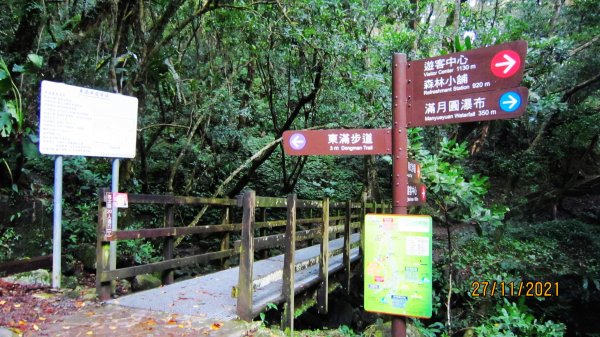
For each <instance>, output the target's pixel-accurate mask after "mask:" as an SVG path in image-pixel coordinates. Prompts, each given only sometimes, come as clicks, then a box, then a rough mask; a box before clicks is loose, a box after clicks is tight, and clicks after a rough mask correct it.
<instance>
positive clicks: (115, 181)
mask: <svg viewBox="0 0 600 337" xmlns="http://www.w3.org/2000/svg"><path fill="white" fill-rule="evenodd" d="M110 191H111V193H113V195H112V198H111V200H112V212H113V214H112V231H113V232H114V231H116V230H117V219H118V217H119V213H118V209H117V198H115V196H116V195H115V193H117V192H119V159H118V158H115V159H113V162H112V182H111V189H110ZM109 254H110V255H109V256H110V258H109V260H108V267H109V269H110V270H115V269H117V241H111V242H110V249H109Z"/></svg>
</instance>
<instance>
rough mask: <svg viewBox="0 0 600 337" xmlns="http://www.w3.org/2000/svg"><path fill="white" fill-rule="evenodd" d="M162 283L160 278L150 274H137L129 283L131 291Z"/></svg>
mask: <svg viewBox="0 0 600 337" xmlns="http://www.w3.org/2000/svg"><path fill="white" fill-rule="evenodd" d="M161 285H162V282H161V280H160V279H159V278H158V277H156V276H154V275H151V274H142V275H137V276H136V277H135V278H134V279H133V282H132V284H131V290H132V291H140V290H148V289H152V288H158V287H160V286H161Z"/></svg>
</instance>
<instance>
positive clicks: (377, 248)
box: [364, 214, 432, 318]
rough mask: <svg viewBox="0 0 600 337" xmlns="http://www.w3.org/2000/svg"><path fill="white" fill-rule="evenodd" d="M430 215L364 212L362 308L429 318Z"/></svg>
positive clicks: (430, 297)
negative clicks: (363, 288) (365, 214)
mask: <svg viewBox="0 0 600 337" xmlns="http://www.w3.org/2000/svg"><path fill="white" fill-rule="evenodd" d="M431 234H432V222H431V217H430V216H426V215H393V214H367V216H366V218H365V252H364V253H365V256H364V258H365V270H364V275H365V296H364V302H365V303H364V306H365V310H367V311H373V312H379V313H385V314H391V315H402V316H413V317H422V318H429V317H431V302H432V287H431V279H432V275H431V266H432V259H431V255H432V254H431V251H432V249H431V236H432V235H431Z"/></svg>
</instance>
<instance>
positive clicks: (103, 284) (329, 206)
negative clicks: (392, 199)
mask: <svg viewBox="0 0 600 337" xmlns="http://www.w3.org/2000/svg"><path fill="white" fill-rule="evenodd" d="M107 191H108V189H100V191H99V196H100V198H99V203H98V229H97V231H98V241H97V260H96V263H97V266H96V267H97V268H96V287H97V293H98V296H99V297H100V299H102V300H105V299H108V298H109V297H110V295H111V281H113V280H118V279H126V278H131V277H134V276H136V275H139V274H145V273H155V272H161V273H162V283H163V284H169V283H172V282H173V278H174V277H173V271H174V270H175V269H176V268H179V267H183V266H187V265H192V264H204V265H205V264H208V263H210V262H211V261H214V260H222V259H225V258H230V257H233V256H237V255H238V254H239V260H240V269H239V273H240V274H239V281H238V287H237V289H236V290H237V293H238V298H237V313H238V316H239V317H240V318H242V319H244V320H252V319H253V318H254V317H255V316H256V315H257V314H258V313H259V312H260V311H261V310H263V309H264V307H261V306H260V305H259V306H258V307H257V306H256V305H254V303H253V299H252V297H253V292H254V287H255V286H256V285H257V284H262V285H264V284H265V282H268V280H261V279H256V280H255V279H253V264H254V258H255V255H256V254H255V253H256V252H259V251H266V250H268V249H272V248H277V247H280V248H284V250H285V257H284V270H283V290H282V296H283V298H284V299H285V301H286V306H287V310H286V315H287V316H286V319H285V321H286V322H290V321H293V318H292V317H293V312H294V310H293V308H294V296H293V294H294V276H295V272H296V271H298V270H299V269H305V268H308V267H309V266H311V265H315V264H317V263H318V264H319V268H320V269H319V273H320V282H321V284H320V290H319V292H318V307H319V310H320V311H321V312H326V311H327V308H328V302H327V289H328V280H329V272H328V270H327V268H328V261H329V257H330V256H332V255H337V254H339V253H340V252H339V251H338V252H330V251H329V245H324V244H323V243H325V242H329V240H330V235H332V236H337V235H338V234H341V233H343V237H344V246H343V248H342V252H341V253H342V254H343V264H344V277H343V282H342V283H343V287H344V288H345V289H346V290H347V291H349V289H350V249H351V245H350V235H351V234H352V233H353V232H356V231H358V230H360V228H361V226H363V221H364V215H365V214H366V213H367V212H386V211H387V212H389V210H390V208H391V207H390V205H389V204H376V203H367V202H366V200H364V199H363V200H361V201H360V202H351V201H345V202H330V201H329V200H328V199H323V200H318V201H315V200H298V199H297V198H296V196H295V195H290V196H288V197H287V198H270V197H257V196H256V195H255V193H254V191H249V192H246V193H245V194H243V195H241V196H239V197H238V198H237V199H218V198H199V197H189V196H173V195H140V194H129V195H128V199H129V207H134V205H135V204H155V205H163V206H164V213H165V215H164V223H163V227H160V228H144V229H137V230H121V229H119V230H116V231H110V235H106V234H107V231H106V229H107V216H106V213H107V212H106V211H107V209H106V201H105V200H104V195H105V192H107ZM179 205H190V206H204V205H210V206H215V207H219V208H221V212H222V216H221V218H222V221H221V223H219V224H211V225H197V226H194V227H177V226H175V220H174V219H175V217H174V214H175V207H177V206H179ZM239 207H241V208H242V218H241V223H234V222H233V221H232V218H233V215H234V211H235V209H236V208H239ZM267 210H269V211H270V212H271V213H272V214H270V217H268V216H267ZM257 211H258V212H259V217H260V218H261V219H260V221H257V220H256V213H257ZM278 217H285V219H279V218H278ZM269 218H271V219H269ZM272 218H275V220H272ZM298 227H302V228H300V230H298ZM212 233H222V234H223V237H222V241H221V246H220V250H218V251H213V252H206V253H202V254H198V255H192V256H184V257H177V258H174V256H175V254H174V244H173V243H174V239H175V238H177V237H182V236H189V235H195V234H201V235H206V234H212ZM255 233H258V234H259V235H257V236H256V237H255ZM231 234H238V235H239V234H241V238H240V240H237V241H234V242H231V237H230V235H231ZM148 238H158V239H162V240H164V243H163V247H164V248H163V261H160V262H155V263H149V264H144V265H138V266H132V267H126V268H118V269H115V270H110V268H109V262H108V261H109V245H110V242H111V241H118V240H133V239H148ZM308 240H318V241H319V242H320V246H321V250H320V256H319V258H318V259H314V260H311V261H305V262H303V263H302V264H301V265H300V264H297V263H296V262H295V258H294V255H295V251H296V244H297V243H298V244H301V243H303V242H304V241H308ZM306 244H307V245H308V243H306ZM263 257H266V256H264V255H263Z"/></svg>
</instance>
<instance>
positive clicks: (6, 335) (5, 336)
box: [0, 327, 23, 337]
mask: <svg viewBox="0 0 600 337" xmlns="http://www.w3.org/2000/svg"><path fill="white" fill-rule="evenodd" d="M20 336H23V334H18V333H16V332H13V330H12V329H8V328H3V327H0V337H20Z"/></svg>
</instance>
